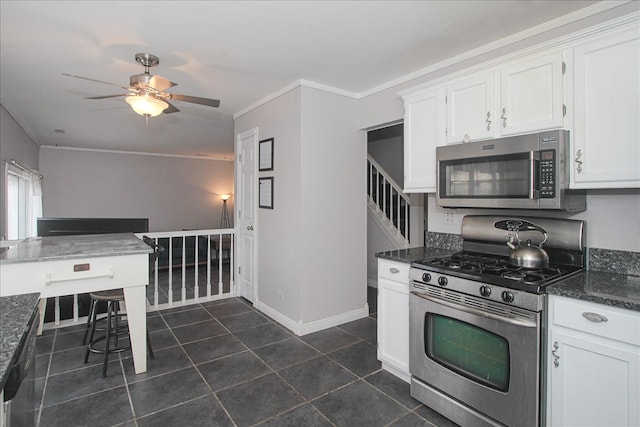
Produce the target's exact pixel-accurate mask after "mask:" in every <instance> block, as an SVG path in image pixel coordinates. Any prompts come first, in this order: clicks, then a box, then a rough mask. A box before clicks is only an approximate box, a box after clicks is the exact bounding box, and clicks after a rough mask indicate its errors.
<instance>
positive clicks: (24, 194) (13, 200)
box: [5, 162, 42, 240]
mask: <svg viewBox="0 0 640 427" xmlns="http://www.w3.org/2000/svg"><path fill="white" fill-rule="evenodd" d="M5 174H6V175H5V177H6V186H7V188H6V191H7V193H6V194H7V199H6V201H7V203H6V214H7V239H9V240H15V239H24V238H27V237H34V236H36V235H37V233H38V227H37V224H38V218H41V217H42V183H41V179H42V177H41V176H40V174H39V173H38V172H36V171H27V170H24V168H22V167H18V166H15V165H14V164H12V163H9V162H7V163H6V167H5Z"/></svg>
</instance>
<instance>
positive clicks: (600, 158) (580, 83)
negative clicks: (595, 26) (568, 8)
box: [571, 25, 640, 188]
mask: <svg viewBox="0 0 640 427" xmlns="http://www.w3.org/2000/svg"><path fill="white" fill-rule="evenodd" d="M573 60H574V74H573V78H574V103H573V111H574V117H573V120H574V132H573V137H572V138H571V140H572V144H573V147H572V148H573V149H572V152H573V160H574V162H573V167H572V169H571V187H572V188H637V187H640V65H639V64H640V31H638V27H637V25H635V26H633V27H632V28H631V29H629V30H626V31H619V32H617V33H615V34H611V35H609V36H606V37H599V38H597V39H594V40H592V41H590V42H587V43H585V44H582V45H580V46H577V47H576V48H575V49H574V50H573Z"/></svg>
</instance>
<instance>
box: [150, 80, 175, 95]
mask: <svg viewBox="0 0 640 427" xmlns="http://www.w3.org/2000/svg"><path fill="white" fill-rule="evenodd" d="M148 85H149V86H150V87H152V88H154V89H155V90H157V91H160V92H162V91H164V90H167V89H169V88H172V87H174V86H177V85H178V83H174V82H172V81H170V80H167V79H165V78H164V77H162V76H152V77H151V78H150V79H149V83H148Z"/></svg>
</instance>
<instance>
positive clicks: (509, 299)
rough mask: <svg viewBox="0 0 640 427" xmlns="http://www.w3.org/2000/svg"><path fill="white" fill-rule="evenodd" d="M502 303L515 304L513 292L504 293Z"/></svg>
mask: <svg viewBox="0 0 640 427" xmlns="http://www.w3.org/2000/svg"><path fill="white" fill-rule="evenodd" d="M501 296H502V301H504V302H513V299H514V296H513V292H509V291H502V295H501Z"/></svg>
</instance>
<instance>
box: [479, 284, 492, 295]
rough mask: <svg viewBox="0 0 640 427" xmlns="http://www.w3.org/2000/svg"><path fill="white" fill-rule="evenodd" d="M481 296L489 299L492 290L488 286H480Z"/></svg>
mask: <svg viewBox="0 0 640 427" xmlns="http://www.w3.org/2000/svg"><path fill="white" fill-rule="evenodd" d="M480 295H482V296H483V297H488V296H489V295H491V288H490V287H488V286H484V285H483V286H480Z"/></svg>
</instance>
